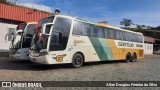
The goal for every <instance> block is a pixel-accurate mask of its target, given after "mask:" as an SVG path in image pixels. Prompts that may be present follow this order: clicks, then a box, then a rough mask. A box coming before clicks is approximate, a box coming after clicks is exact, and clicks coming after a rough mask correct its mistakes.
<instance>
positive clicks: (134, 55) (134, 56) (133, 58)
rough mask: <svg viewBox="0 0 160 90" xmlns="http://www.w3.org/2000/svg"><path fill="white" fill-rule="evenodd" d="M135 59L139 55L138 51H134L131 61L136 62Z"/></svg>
mask: <svg viewBox="0 0 160 90" xmlns="http://www.w3.org/2000/svg"><path fill="white" fill-rule="evenodd" d="M135 61H137V55H136V53H133V54H132V59H131V62H135Z"/></svg>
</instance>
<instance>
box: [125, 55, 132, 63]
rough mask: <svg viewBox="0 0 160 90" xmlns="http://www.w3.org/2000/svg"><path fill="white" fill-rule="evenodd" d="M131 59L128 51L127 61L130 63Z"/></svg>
mask: <svg viewBox="0 0 160 90" xmlns="http://www.w3.org/2000/svg"><path fill="white" fill-rule="evenodd" d="M130 61H131V55H130V54H129V53H128V54H127V55H126V62H127V63H128V62H130Z"/></svg>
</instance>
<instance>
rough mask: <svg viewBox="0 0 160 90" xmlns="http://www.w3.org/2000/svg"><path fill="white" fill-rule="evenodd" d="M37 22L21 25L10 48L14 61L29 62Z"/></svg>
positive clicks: (13, 35) (13, 37) (10, 54)
mask: <svg viewBox="0 0 160 90" xmlns="http://www.w3.org/2000/svg"><path fill="white" fill-rule="evenodd" d="M36 25H37V22H29V23H20V24H19V25H18V26H17V28H16V31H15V33H13V34H12V40H11V44H10V47H9V50H10V51H9V56H10V58H12V59H20V60H29V48H30V45H31V40H32V38H33V35H34V34H35V29H36Z"/></svg>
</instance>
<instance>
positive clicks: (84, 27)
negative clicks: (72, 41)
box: [73, 21, 89, 36]
mask: <svg viewBox="0 0 160 90" xmlns="http://www.w3.org/2000/svg"><path fill="white" fill-rule="evenodd" d="M73 34H75V35H83V36H89V24H87V23H82V22H78V21H75V22H74V28H73Z"/></svg>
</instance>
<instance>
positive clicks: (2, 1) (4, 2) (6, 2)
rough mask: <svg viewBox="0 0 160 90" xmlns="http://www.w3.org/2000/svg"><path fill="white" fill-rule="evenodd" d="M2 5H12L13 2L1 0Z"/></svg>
mask: <svg viewBox="0 0 160 90" xmlns="http://www.w3.org/2000/svg"><path fill="white" fill-rule="evenodd" d="M0 3H3V4H11V2H9V1H8V0H0Z"/></svg>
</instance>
